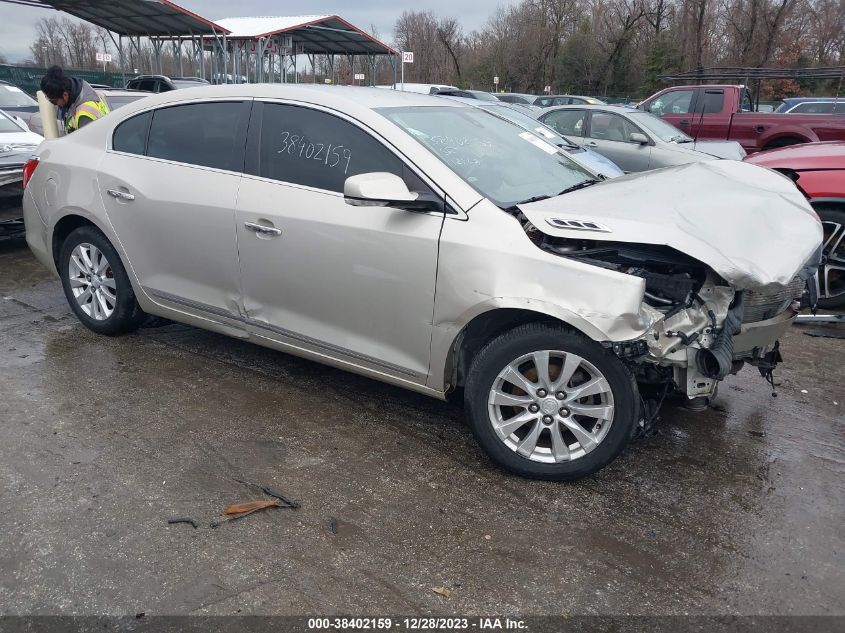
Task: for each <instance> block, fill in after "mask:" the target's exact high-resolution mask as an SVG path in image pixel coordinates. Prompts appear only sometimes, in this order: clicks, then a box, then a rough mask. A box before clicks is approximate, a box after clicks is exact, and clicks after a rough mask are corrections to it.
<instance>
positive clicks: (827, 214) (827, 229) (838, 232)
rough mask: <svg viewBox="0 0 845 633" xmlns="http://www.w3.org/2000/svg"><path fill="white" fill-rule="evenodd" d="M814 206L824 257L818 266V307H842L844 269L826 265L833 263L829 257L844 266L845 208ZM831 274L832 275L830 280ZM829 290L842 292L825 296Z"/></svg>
mask: <svg viewBox="0 0 845 633" xmlns="http://www.w3.org/2000/svg"><path fill="white" fill-rule="evenodd" d="M814 207H815V209H816V213H818V214H819V218H821V221H822V226H823V228H824V239H825V249H824V253H823V257H824V259H823V261H822V265H821V266H819V302H818V303H819V307H821V308H842V307H845V270H843V271H841V272H838V271H836V270H834V271H831V270H829V268H828V267H829V266H830V265H831V264H832V263H833V262H831V258H835V259H836V260H839V262H841V263H838V265H839V266H842V267H845V209H843V208H842V207H834V206H830V205H824V204H819V205H814ZM831 237H832V238H833V239H832V240H831V244H829V245H828V244H827V242H828V240H829V239H830V238H831ZM831 274H832V275H834V277H833V279H832V280H831ZM825 275H827V278H826V277H825ZM825 279H827V281H825ZM828 284H830V286H829V285H828ZM831 292H833V293H834V294H835V293H837V292H841V293H842V294H835V296H832V297H828V296H826V295H828V294H829V293H831ZM823 297H824V298H823Z"/></svg>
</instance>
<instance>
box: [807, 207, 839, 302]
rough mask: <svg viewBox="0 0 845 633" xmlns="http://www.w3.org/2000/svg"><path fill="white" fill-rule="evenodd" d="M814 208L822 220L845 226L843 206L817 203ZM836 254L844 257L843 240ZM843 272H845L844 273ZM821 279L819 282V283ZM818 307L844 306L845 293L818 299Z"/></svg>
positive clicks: (820, 272)
mask: <svg viewBox="0 0 845 633" xmlns="http://www.w3.org/2000/svg"><path fill="white" fill-rule="evenodd" d="M814 207H815V209H816V213H818V214H819V217H820V218H821V220H822V222H835V223H836V224H839V225H841V226H843V227H845V208H842V207H835V206H833V205H826V204H818V205H814ZM825 236H827V231H825ZM837 254H838V255H839V256H840V257H845V240H843V243H842V244H841V245H840V247H839V249H838V250H837ZM819 274H820V275H821V274H822V271H821V269H819ZM844 274H845V273H844ZM821 281H822V280H821V279H819V282H820V284H821ZM841 283H843V284H845V278H843V279H842V282H841ZM819 307H821V308H842V307H845V294H842V295H839V296H838V297H833V298H830V299H819Z"/></svg>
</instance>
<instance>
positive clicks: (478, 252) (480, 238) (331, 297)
mask: <svg viewBox="0 0 845 633" xmlns="http://www.w3.org/2000/svg"><path fill="white" fill-rule="evenodd" d="M474 101H475V102H478V103H473V104H472V105H470V104H468V103H466V102H458V101H456V100H455V99H448V98H444V97H432V96H428V95H419V94H408V93H401V92H397V91H386V90H372V89H366V88H352V87H328V86H315V85H302V84H300V85H290V84H288V85H283V84H261V85H249V84H246V85H229V86H213V87H203V88H196V89H189V90H178V91H170V92H168V93H166V94H159V95H154V96H150V97H149V98H147V99H144V100H139V101H136V102H134V103H132V104H129V105H127V106H124V107H123V108H120V109H119V110H117V111H115V112H113V113H111V114H110V115H108V116H106V117H103V118H102V119H100V120H99V121H96V122H95V123H93V124H91V125H88V126H86V127H84V128H82V129H81V130H79V131H77V132H75V133H74V134H71V135H69V136H67V137H64V138H60V139H55V140H48V141H45V142H44V143H42V145H41V146H40V147H39V148H38V149H37V150H36V154H37V155H36V157H35V158H33V160H31V161H30V162H28V163H27V165H26V166H25V169H24V176H25V183H26V189H25V195H24V213H25V216H26V226H27V241H28V243H29V245H30V248H31V249H32V251H33V252H34V254H35V255H36V257H37V258H38V260H39V261H40V262H42V263H43V264H44V265H45V266H47V267H48V268H50V269H51V270H53V271H54V272H55V273H56V274H57V275H58V276H59V278H60V279H61V282H62V287H63V289H64V293H65V295H66V297H67V300H68V302H69V305H70V307H71V309H72V310H73V311H74V313H75V314H76V315H77V317H78V318H79V320H80V321H81V322H82V323H83V324H84V325H85V326H87V327H88V328H90V329H91V330H93V331H95V332H98V333H101V334H108V335H116V334H121V333H124V332H130V331H132V330H133V329H135V328H137V327H138V326H139V324H140V323H141V322H142V321H143V320H144V319H145V318H146V317H145V315H155V316H158V317H164V318H169V319H172V320H175V321H178V322H184V323H189V324H193V325H196V326H198V327H202V328H207V329H211V330H214V331H217V332H221V333H224V334H228V335H231V336H235V337H238V338H241V339H244V340H250V341H253V342H255V343H258V344H260V345H265V346H268V347H272V348H275V349H279V350H282V351H286V352H289V353H292V354H296V355H300V356H304V357H306V358H311V359H313V360H316V361H318V362H322V363H327V364H330V365H333V366H336V367H340V368H344V369H347V370H350V371H354V372H357V373H360V374H363V375H366V376H369V377H372V378H374V379H377V380H383V381H386V382H389V383H392V384H394V385H398V386H401V387H404V388H408V389H412V390H414V391H418V392H421V393H424V394H427V395H430V396H433V397H436V398H442V399H447V398H461V399H463V401H464V404H465V410H466V414H467V418H468V420H469V423H470V425H471V427H472V430H473V433H474V434H475V436H476V438H477V440H478V442H479V444H480V445H481V446H482V447H483V448H484V449H485V450H486V452H487V453H488V454H489V455H490V457H491V458H492V459H493V460H494V461H495V462H496V463H498V464H500V465H502V466H503V467H506V468H508V469H510V470H512V471H514V472H517V473H520V474H522V475H525V476H529V477H538V478H545V479H557V480H561V479H574V478H578V477H582V476H585V475H587V474H589V473H592V472H595V471H596V470H598V469H599V468H602V467H603V466H605V465H607V464H608V463H610V462H611V461H613V460H614V459H615V458H616V457H617V456H618V455H619V454H620V452H621V451H622V450H623V449H624V447H625V445H626V444H627V442H628V441H629V440H630V439H631V437H632V436H634V435H635V434H636V433H637V432H638V430H642V429H643V428H644V427H646V426H648V425H649V424H650V423H651V421H652V419H653V417H654V416H655V415H656V410H657V408H658V407H659V402H661V401H662V397H663V396H665V395H666V394H667V393H668V392H673V393H677V394H678V395H679V396H681V397H684V398H686V399H688V400H689V402H690V403H691V404H692V405H701V404H704V403H706V401H707V400H708V399H709V398H711V397H712V396H713V395H714V393H715V390H716V388H717V386H718V385H719V383H720V382H721V381H722V380H724V379H726V378H727V377H728V376H729V375H730V374H732V373H736V372H737V371H739V370H740V369H741V367H742V366H743V364H746V363H747V364H750V365H753V366H755V367H757V368H759V369H760V371H761V372H762V373H763V374H766V375H767V374H768V373H770V372H771V370H772V368H773V367H774V366H775V365H777V363H778V362H779V361H780V360H781V359H780V355H779V353H778V348H777V340H778V337H779V336H781V334H782V333H783V332H784V331H785V330H786V329H787V328H788V327H789V326H790V324H791V323H792V321H793V320H794V318H795V315H796V313H797V310H798V306H799V305H800V302H801V301H802V299H804V298H805V283H806V280H807V279H809V278H810V277H811V276H812V274H813V271H814V270H815V269H816V267H817V266H818V263H819V258H820V253H821V244H822V229H821V226H820V224H819V221H818V218H817V216H816V214H815V213H814V211H813V209H812V208H811V207H810V205H809V204H808V202H807V200H806V199H805V196H804V195H802V193H801V191H800V190H799V189H798V188H796V186H795V185H794V183H793V181H792V180H790V179H788V178H785V177H783V175H781V174H778V173H775V172H774V171H772V170H770V169H764V168H761V167H758V166H756V165H753V164H750V163H747V162H740V161H727V160H716V159H713V160H706V161H698V162H692V163H688V164H683V165H677V166H674V167H669V168H664V169H660V170H656V171H649V172H645V173H638V174H628V175H625V176H620V177H616V178H605V179H602V178H601V177H600V175H599V174H598V173H597V172H596V171H594V170H593V169H592V168H590V167H589V166H588V165H587V164H586V162H585V161H583V160H581V159H579V158H578V156H579V154H578V153H574V154H570V153H568V148H567V147H566V146H561V142H560V141H559V140H558V139H559V138H560V139H567V138H568V137H566V136H556V135H554V134H553V133H551V134H552V137H551V138H549V137H547V136H546V135H545V134H544V133H543V130H544V129H545V128H543V127H541V126H540V124H539V123H537V124H536V126H535V122H525V121H524V120H521V121H519V120H517V119H518V117H516V116H514V114H513V113H516V112H519V110H514V109H510V108H508V107H505V108H504V109H503V110H501V111H496V110H495V109H494V107H493V105H495V104H493V105H489V104H488V103H481V102H480V101H479V100H477V99H476V100H474ZM499 107H501V106H499ZM597 112H598V111H596V112H590V116H593V115H594V114H596V113H597ZM635 114H636V113H635ZM640 114H644V113H640ZM582 121H583V122H582V128H581V131H582V132H583V134H582V135H581V136H580V138H588V137H586V136H585V134H587V133H588V132H589V130H590V129H591V125H594V124H593V121H592V119H591V118H589V117H588V118H586V119H582ZM643 127H646V126H643ZM573 140H574V139H573ZM565 142H568V141H565ZM650 147H651V146H650ZM799 181H800V179H799ZM92 192H98V193H99V195H93V196H92V195H91V194H92ZM749 235H753V236H754V239H753V240H750V239H748V236H749Z"/></svg>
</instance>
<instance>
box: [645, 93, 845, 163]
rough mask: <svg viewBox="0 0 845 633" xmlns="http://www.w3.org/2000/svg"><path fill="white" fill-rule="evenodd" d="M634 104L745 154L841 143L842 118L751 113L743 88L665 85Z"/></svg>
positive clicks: (844, 121)
mask: <svg viewBox="0 0 845 633" xmlns="http://www.w3.org/2000/svg"><path fill="white" fill-rule="evenodd" d="M637 107H638V108H639V109H640V110H646V111H647V112H651V113H652V114H656V115H657V116H660V117H662V118H663V119H665V120H666V121H668V122H669V123H671V124H672V125H674V126H675V127H677V128H678V129H680V130H682V131H683V132H686V133H687V134H688V135H689V136H692V137H694V138H700V139H719V140H728V141H738V142H739V143H740V144H741V145H742V146H743V147H744V148H745V151H746V152H748V153H749V154H751V153H753V152H759V151H760V150H764V149H773V148H775V147H785V146H786V145H795V144H797V143H813V142H817V141H845V116H843V115H841V114H766V113H762V112H755V111H754V102H753V101H752V99H751V93H750V92H749V91H748V89H747V88H746V87H745V86H677V87H675V88H666V89H665V90H661V91H660V92H658V93H656V94H654V95H652V96H650V97H649V98H648V99H646V100H645V101H643V102H642V103H640V104H639V106H637Z"/></svg>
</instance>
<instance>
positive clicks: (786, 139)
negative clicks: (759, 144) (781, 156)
mask: <svg viewBox="0 0 845 633" xmlns="http://www.w3.org/2000/svg"><path fill="white" fill-rule="evenodd" d="M806 142H807V141H806V139H803V138H801V137H800V136H781V137H780V138H775V139H772V140H771V141H769V142H768V143H766V144H765V145H764V146H763V149H764V150H765V149H775V148H776V147H787V146H788V145H800V144H801V143H806Z"/></svg>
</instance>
